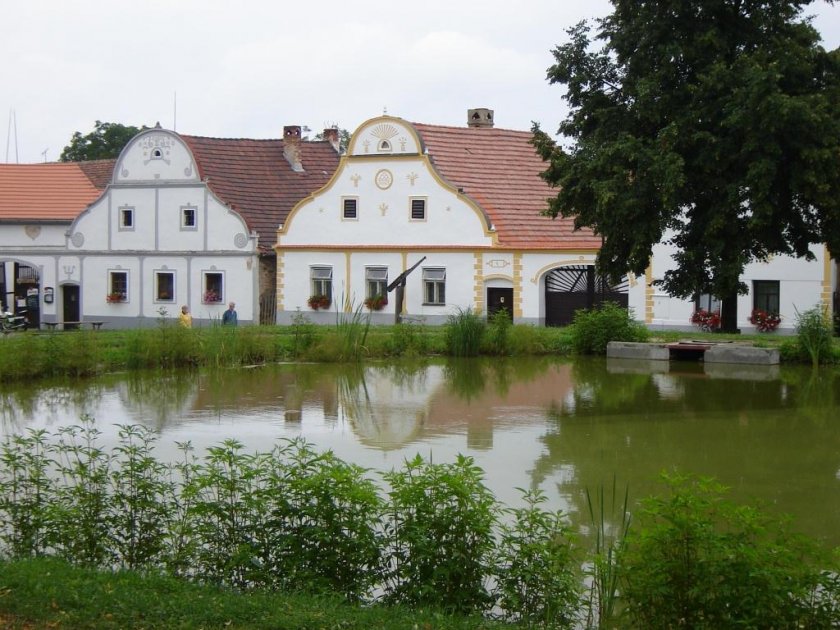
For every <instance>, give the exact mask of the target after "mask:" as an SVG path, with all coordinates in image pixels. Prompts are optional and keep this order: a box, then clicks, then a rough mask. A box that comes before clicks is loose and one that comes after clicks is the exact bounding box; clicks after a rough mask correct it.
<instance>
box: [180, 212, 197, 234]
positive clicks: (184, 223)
mask: <svg viewBox="0 0 840 630" xmlns="http://www.w3.org/2000/svg"><path fill="white" fill-rule="evenodd" d="M181 229H182V230H196V229H198V208H197V207H196V206H181Z"/></svg>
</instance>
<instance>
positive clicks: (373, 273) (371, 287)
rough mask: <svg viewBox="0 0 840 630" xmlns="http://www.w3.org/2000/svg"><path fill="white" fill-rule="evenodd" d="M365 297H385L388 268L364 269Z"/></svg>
mask: <svg viewBox="0 0 840 630" xmlns="http://www.w3.org/2000/svg"><path fill="white" fill-rule="evenodd" d="M365 286H366V289H365V297H366V298H375V297H376V296H377V295H381V296H382V297H385V296H386V295H387V292H388V267H365Z"/></svg>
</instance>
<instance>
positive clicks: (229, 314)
mask: <svg viewBox="0 0 840 630" xmlns="http://www.w3.org/2000/svg"><path fill="white" fill-rule="evenodd" d="M235 309H236V304H235V303H234V302H230V303H229V304H228V309H227V310H226V311H225V312H224V315H222V326H236V324H237V321H238V318H237V316H236V310H235Z"/></svg>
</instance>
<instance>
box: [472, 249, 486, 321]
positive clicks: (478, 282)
mask: <svg viewBox="0 0 840 630" xmlns="http://www.w3.org/2000/svg"><path fill="white" fill-rule="evenodd" d="M473 256H474V257H475V265H473V268H474V270H475V274H474V276H473V303H474V304H475V312H476V313H483V312H484V276H483V270H484V265H483V258H484V257H483V256H482V254H481V253H480V252H476V253H475V254H473Z"/></svg>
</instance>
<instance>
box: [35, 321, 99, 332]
mask: <svg viewBox="0 0 840 630" xmlns="http://www.w3.org/2000/svg"><path fill="white" fill-rule="evenodd" d="M42 323H43V324H44V326H46V327H47V328H49V329H50V330H55V329H56V327H57V326H61V327H62V329H63V330H68V328H67V326H73V327H74V328H81V327H83V326H84V325H85V324H90V327H91V329H92V330H99V329H100V328H102V326H103V325H104V324H105V322H99V321H96V322H94V321H85V322H42Z"/></svg>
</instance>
